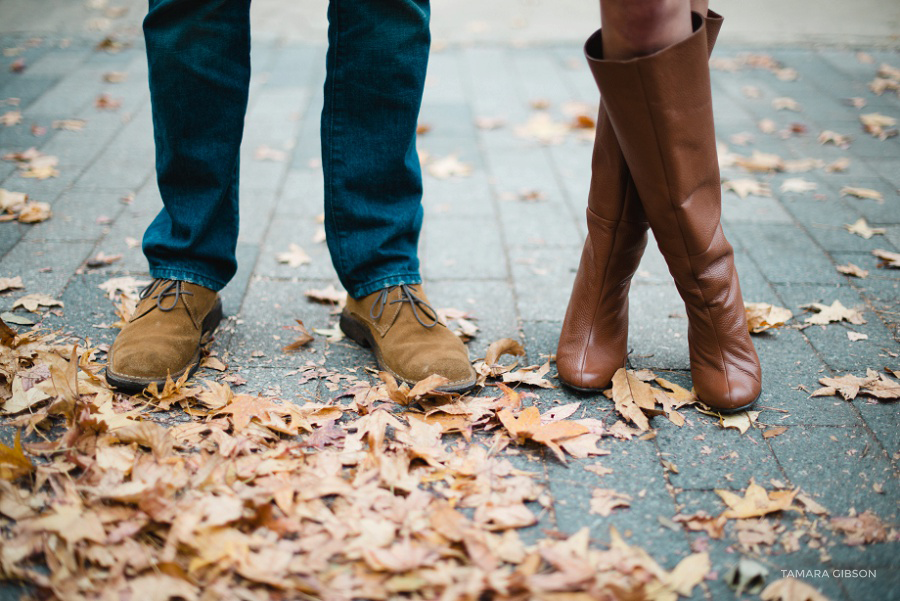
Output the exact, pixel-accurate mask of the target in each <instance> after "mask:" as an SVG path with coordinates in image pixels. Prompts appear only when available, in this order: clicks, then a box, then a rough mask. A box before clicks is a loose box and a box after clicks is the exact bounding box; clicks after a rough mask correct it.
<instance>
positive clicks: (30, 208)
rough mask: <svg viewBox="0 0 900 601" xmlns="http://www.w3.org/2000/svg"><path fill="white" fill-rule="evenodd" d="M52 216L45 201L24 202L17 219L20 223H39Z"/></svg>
mask: <svg viewBox="0 0 900 601" xmlns="http://www.w3.org/2000/svg"><path fill="white" fill-rule="evenodd" d="M52 216H53V212H52V211H51V210H50V205H49V204H47V203H46V202H26V203H25V206H24V207H22V210H21V211H20V212H19V214H18V216H17V219H18V220H19V221H20V222H21V223H40V222H41V221H46V220H48V219H50V217H52Z"/></svg>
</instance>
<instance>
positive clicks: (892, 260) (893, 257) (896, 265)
mask: <svg viewBox="0 0 900 601" xmlns="http://www.w3.org/2000/svg"><path fill="white" fill-rule="evenodd" d="M872 254H873V255H875V256H876V257H878V258H879V259H881V262H880V263H879V264H878V266H879V267H885V268H892V269H900V253H895V252H891V251H889V250H884V249H875V250H873V251H872Z"/></svg>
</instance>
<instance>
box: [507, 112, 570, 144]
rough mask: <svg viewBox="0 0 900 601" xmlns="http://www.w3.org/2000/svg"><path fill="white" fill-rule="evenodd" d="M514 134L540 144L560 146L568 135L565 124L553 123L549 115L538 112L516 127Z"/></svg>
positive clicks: (567, 128) (567, 127)
mask: <svg viewBox="0 0 900 601" xmlns="http://www.w3.org/2000/svg"><path fill="white" fill-rule="evenodd" d="M514 132H515V134H516V135H517V136H519V137H520V138H525V139H528V140H537V141H538V142H540V143H541V144H545V145H555V144H560V143H562V141H563V140H564V139H565V137H566V134H567V133H569V126H568V125H567V124H565V123H560V122H558V121H554V120H553V117H551V116H550V113H548V112H546V111H539V112H537V113H534V114H533V115H531V116H530V117H529V118H528V120H527V121H526V122H525V123H524V124H522V125H519V126H517V127H515V129H514Z"/></svg>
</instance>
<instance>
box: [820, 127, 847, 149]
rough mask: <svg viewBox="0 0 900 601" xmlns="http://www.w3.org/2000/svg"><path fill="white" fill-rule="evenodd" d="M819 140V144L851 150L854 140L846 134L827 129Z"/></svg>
mask: <svg viewBox="0 0 900 601" xmlns="http://www.w3.org/2000/svg"><path fill="white" fill-rule="evenodd" d="M817 140H818V142H819V144H823V145H824V144H834V145H835V146H837V147H838V148H849V147H850V142H851V141H852V138H850V136H846V135H844V134H839V133H837V132H836V131H831V130H830V129H826V130H824V131H823V132H822V133H820V134H819V137H818V138H817Z"/></svg>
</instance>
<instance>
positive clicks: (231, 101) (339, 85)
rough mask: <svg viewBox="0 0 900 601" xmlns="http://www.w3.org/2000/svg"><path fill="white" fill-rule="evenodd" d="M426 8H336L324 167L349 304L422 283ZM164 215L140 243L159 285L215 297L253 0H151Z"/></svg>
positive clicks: (377, 0) (421, 1) (344, 3)
mask: <svg viewBox="0 0 900 601" xmlns="http://www.w3.org/2000/svg"><path fill="white" fill-rule="evenodd" d="M429 16H430V8H429V4H428V0H356V1H353V0H330V3H329V6H328V20H329V28H328V54H327V58H326V71H327V76H326V80H325V103H324V107H323V110H322V123H321V125H322V128H321V134H322V168H323V171H324V176H325V231H326V239H327V241H328V248H329V251H330V252H331V258H332V261H333V263H334V267H335V269H336V271H337V273H338V276H339V277H340V280H341V283H342V284H343V286H344V288H346V289H347V292H348V293H349V294H350V295H351V296H353V297H354V298H360V297H362V296H365V295H367V294H370V293H372V292H375V291H377V290H379V289H381V288H384V287H386V286H391V285H397V284H417V283H420V282H421V276H420V275H419V260H418V256H417V246H418V239H419V231H420V229H421V226H422V174H421V170H420V168H419V159H418V155H417V153H416V124H417V120H418V115H419V106H420V104H421V101H422V90H423V87H424V82H425V70H426V66H427V62H428V49H429V45H430V41H431V37H430V33H429V28H428V22H429ZM144 38H145V40H146V45H147V61H148V64H149V70H150V98H151V103H152V108H153V130H154V138H155V142H156V169H157V180H158V183H159V191H160V195H161V196H162V200H163V205H164V207H163V210H162V211H160V213H159V215H157V217H156V219H154V221H153V222H152V223H151V224H150V226H149V227H148V228H147V231H146V232H145V234H144V241H143V249H144V254H145V255H146V257H147V260H148V262H149V264H150V273H151V275H152V276H153V277H159V278H167V279H177V280H186V281H188V282H192V283H195V284H199V285H201V286H206V287H208V288H212V289H213V290H220V289H221V288H223V287H224V286H225V285H226V284H227V283H228V281H229V280H230V279H231V278H232V277H233V276H234V273H235V271H236V269H237V260H236V258H235V249H236V246H237V238H238V173H239V164H238V157H239V150H240V144H241V137H242V135H243V127H244V114H245V113H246V109H247V90H248V86H249V81H250V1H249V0H150V10H149V12H148V14H147V17H146V18H145V19H144Z"/></svg>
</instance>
